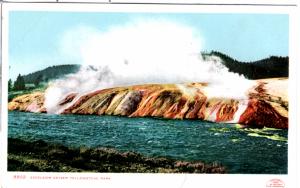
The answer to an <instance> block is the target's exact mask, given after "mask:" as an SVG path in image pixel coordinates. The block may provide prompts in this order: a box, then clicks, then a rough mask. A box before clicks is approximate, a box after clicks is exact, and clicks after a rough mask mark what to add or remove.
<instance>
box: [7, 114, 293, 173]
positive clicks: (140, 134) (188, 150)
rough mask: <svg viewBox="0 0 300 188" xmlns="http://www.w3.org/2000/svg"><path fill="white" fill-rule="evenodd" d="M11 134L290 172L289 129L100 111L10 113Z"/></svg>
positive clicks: (238, 168) (243, 169)
mask: <svg viewBox="0 0 300 188" xmlns="http://www.w3.org/2000/svg"><path fill="white" fill-rule="evenodd" d="M8 137H10V138H20V139H23V140H27V141H34V140H44V141H47V142H50V143H59V144H63V145H65V146H69V147H79V146H88V147H111V148H115V149H117V150H119V151H135V152H138V153H141V154H143V155H145V156H149V157H169V158H173V159H178V160H186V161H197V160H200V161H204V162H215V161H217V162H219V163H221V164H222V165H223V166H225V168H226V169H227V171H228V173H240V174H286V173H287V158H288V156H287V153H288V144H287V138H288V131H287V130H279V129H268V128H265V129H249V128H247V129H243V128H240V127H239V126H238V125H235V124H222V123H210V122H205V121H200V120H166V119H158V118H127V117H119V116H94V115H53V114H52V115H51V114H38V113H25V112H16V111H13V112H9V113H8Z"/></svg>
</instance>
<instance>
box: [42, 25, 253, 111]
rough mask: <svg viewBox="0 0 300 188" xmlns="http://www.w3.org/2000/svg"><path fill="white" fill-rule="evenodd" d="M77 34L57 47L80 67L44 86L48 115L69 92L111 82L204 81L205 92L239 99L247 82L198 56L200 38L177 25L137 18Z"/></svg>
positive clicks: (214, 59)
mask: <svg viewBox="0 0 300 188" xmlns="http://www.w3.org/2000/svg"><path fill="white" fill-rule="evenodd" d="M78 34H79V35H76V33H75V34H74V33H72V32H71V33H70V32H67V35H66V36H65V37H64V40H63V42H64V45H63V50H65V51H68V53H66V54H69V55H73V56H74V57H75V58H80V59H81V61H82V65H83V66H82V68H81V69H80V70H79V72H78V73H76V74H70V75H68V76H67V77H66V78H64V79H58V80H56V81H54V82H53V83H51V85H50V87H49V88H48V89H47V90H46V101H45V106H46V108H47V111H48V112H50V113H59V112H60V110H61V109H60V108H59V105H58V103H59V102H60V101H61V100H62V99H63V98H64V97H65V96H66V95H68V94H70V93H79V94H80V95H78V97H80V96H82V95H84V94H86V93H88V92H91V91H94V90H99V89H103V88H110V87H115V86H126V85H134V84H145V83H185V82H209V83H211V87H209V88H207V89H206V92H207V93H208V94H209V95H210V96H214V95H218V96H220V95H223V96H224V97H237V98H244V97H245V94H244V92H245V91H246V88H248V87H249V81H248V80H246V79H245V78H244V77H243V76H240V75H238V74H234V73H231V72H229V71H228V69H227V68H226V67H225V66H224V65H223V64H222V63H221V59H219V58H218V57H214V56H210V57H205V58H203V57H202V56H201V54H200V52H201V45H202V42H203V41H202V39H201V37H200V36H199V34H198V33H196V32H195V31H194V30H193V28H192V27H189V26H186V25H183V24H178V23H175V22H171V21H166V20H140V21H135V22H131V23H129V24H125V25H121V26H115V27H111V28H109V29H108V30H106V31H97V30H95V29H84V28H81V29H79V32H78ZM74 39H77V40H74ZM72 52H73V54H72ZM220 93H221V94H220Z"/></svg>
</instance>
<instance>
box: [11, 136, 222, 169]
mask: <svg viewBox="0 0 300 188" xmlns="http://www.w3.org/2000/svg"><path fill="white" fill-rule="evenodd" d="M8 171H37V172H139V173H143V172H148V173H225V172H226V171H225V169H224V167H222V166H220V165H219V164H217V163H212V164H204V163H202V162H185V161H176V160H173V159H167V158H148V157H145V156H142V155H141V154H138V153H134V152H119V151H117V150H115V149H110V148H85V147H81V148H69V147H65V146H63V145H58V144H49V143H46V142H44V141H35V142H27V141H24V140H20V139H12V138H9V139H8Z"/></svg>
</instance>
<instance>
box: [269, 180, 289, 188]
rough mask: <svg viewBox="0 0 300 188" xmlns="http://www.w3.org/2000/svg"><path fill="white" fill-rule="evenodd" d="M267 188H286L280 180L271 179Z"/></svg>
mask: <svg viewBox="0 0 300 188" xmlns="http://www.w3.org/2000/svg"><path fill="white" fill-rule="evenodd" d="M266 187H267V188H275V187H276V188H284V187H285V185H284V182H283V181H282V180H280V179H271V180H269V181H268V182H267V185H266Z"/></svg>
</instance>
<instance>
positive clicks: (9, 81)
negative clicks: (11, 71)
mask: <svg viewBox="0 0 300 188" xmlns="http://www.w3.org/2000/svg"><path fill="white" fill-rule="evenodd" d="M11 90H12V81H11V79H9V80H8V91H11Z"/></svg>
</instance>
